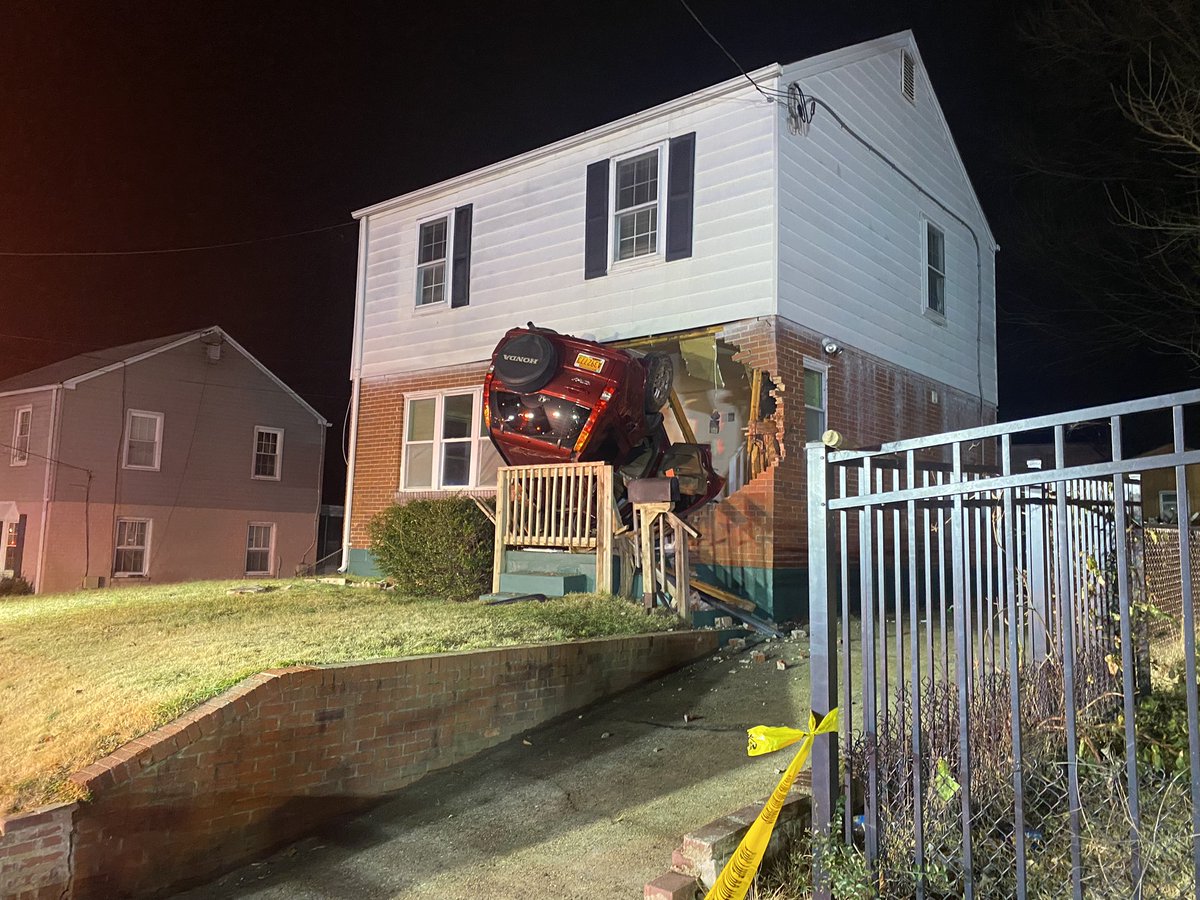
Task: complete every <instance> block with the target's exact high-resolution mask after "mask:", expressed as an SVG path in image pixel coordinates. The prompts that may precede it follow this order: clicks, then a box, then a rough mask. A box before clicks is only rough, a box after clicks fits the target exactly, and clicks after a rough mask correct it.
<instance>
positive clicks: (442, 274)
mask: <svg viewBox="0 0 1200 900" xmlns="http://www.w3.org/2000/svg"><path fill="white" fill-rule="evenodd" d="M417 280H418V287H417V305H419V306H424V305H425V304H427V303H441V302H442V300H443V299H445V296H446V264H445V263H433V264H432V265H428V266H425V267H423V268H422V269H420V271H419V274H418V276H417Z"/></svg>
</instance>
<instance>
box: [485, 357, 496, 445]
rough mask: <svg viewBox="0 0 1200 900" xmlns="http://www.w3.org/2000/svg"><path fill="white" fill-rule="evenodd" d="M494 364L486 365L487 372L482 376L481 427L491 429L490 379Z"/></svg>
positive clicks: (492, 376)
mask: <svg viewBox="0 0 1200 900" xmlns="http://www.w3.org/2000/svg"><path fill="white" fill-rule="evenodd" d="M494 368H495V367H494V366H488V370H487V374H486V375H484V376H483V427H484V428H486V429H489V430H490V429H491V427H492V404H491V399H492V379H493V378H494V377H495V375H493V373H492V369H494Z"/></svg>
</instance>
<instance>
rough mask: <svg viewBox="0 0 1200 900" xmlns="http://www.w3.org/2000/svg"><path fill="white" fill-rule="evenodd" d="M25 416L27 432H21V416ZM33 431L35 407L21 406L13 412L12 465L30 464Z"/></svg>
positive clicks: (10, 457) (9, 461) (10, 459)
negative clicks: (30, 443)
mask: <svg viewBox="0 0 1200 900" xmlns="http://www.w3.org/2000/svg"><path fill="white" fill-rule="evenodd" d="M23 416H24V417H25V433H24V434H21V418H22V417H23ZM32 433H33V407H32V406H21V407H18V408H17V409H16V410H15V411H14V413H13V439H12V454H11V456H9V460H8V464H9V465H10V466H25V465H28V464H29V439H30V435H31V434H32Z"/></svg>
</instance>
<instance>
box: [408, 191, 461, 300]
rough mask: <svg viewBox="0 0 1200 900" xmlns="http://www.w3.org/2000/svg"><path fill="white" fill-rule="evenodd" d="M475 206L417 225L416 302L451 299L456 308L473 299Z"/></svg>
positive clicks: (456, 210) (458, 209) (459, 209)
mask: <svg viewBox="0 0 1200 900" xmlns="http://www.w3.org/2000/svg"><path fill="white" fill-rule="evenodd" d="M473 212H474V207H473V205H472V204H467V205H466V206H460V207H458V208H457V209H455V210H454V212H453V213H447V214H445V215H440V216H438V217H437V218H434V219H427V220H426V221H424V222H419V223H418V225H417V284H416V305H417V307H418V308H421V307H431V306H437V305H440V304H444V303H446V302H447V301H449V306H450V307H451V308H452V309H453V308H456V307H459V306H466V305H467V304H468V302H469V295H470V285H471V223H472V219H473Z"/></svg>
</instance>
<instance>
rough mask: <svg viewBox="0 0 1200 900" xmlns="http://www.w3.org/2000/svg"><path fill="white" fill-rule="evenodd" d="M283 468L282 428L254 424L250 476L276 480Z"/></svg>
mask: <svg viewBox="0 0 1200 900" xmlns="http://www.w3.org/2000/svg"><path fill="white" fill-rule="evenodd" d="M282 468H283V429H282V428H266V427H264V426H262V425H255V426H254V465H253V468H252V469H251V470H250V477H251V478H259V479H266V480H268V481H278V480H279V473H280V471H281V470H282Z"/></svg>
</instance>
